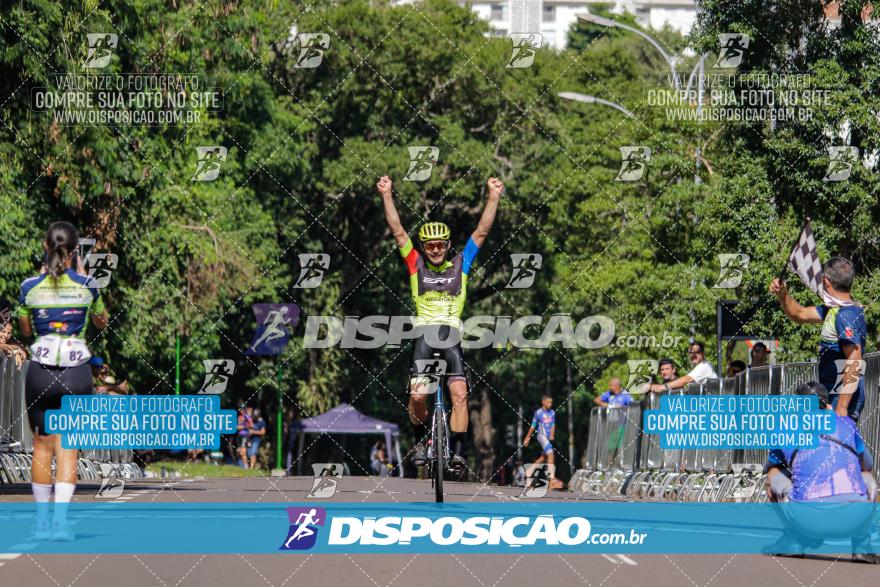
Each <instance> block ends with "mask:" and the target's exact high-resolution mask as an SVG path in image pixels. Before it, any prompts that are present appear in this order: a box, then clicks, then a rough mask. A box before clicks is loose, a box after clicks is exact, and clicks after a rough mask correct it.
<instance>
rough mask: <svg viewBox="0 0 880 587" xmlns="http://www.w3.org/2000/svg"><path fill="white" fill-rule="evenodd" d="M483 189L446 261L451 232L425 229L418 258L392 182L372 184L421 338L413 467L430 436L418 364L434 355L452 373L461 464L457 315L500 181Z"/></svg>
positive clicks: (416, 348)
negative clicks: (472, 225)
mask: <svg viewBox="0 0 880 587" xmlns="http://www.w3.org/2000/svg"><path fill="white" fill-rule="evenodd" d="M486 185H487V187H488V189H489V195H488V198H487V200H486V206H485V208H483V214H482V216H480V221H479V223H478V224H477V228H476V230H474V232H473V233H472V234H471V237H470V238H469V239H468V242H467V244H466V245H465V247H464V250H463V251H462V252H460V253H458V254H457V255H455V256H454V257H453V258H452V259H448V258H447V256H448V253H449V249H450V237H451V231H450V230H449V227H448V226H447V225H446V224H444V223H442V222H426V223H425V224H423V225H422V226H421V228H419V243H420V245H421V253H420V252H419V251H418V250H417V249H416V248H415V247H413V243H412V241H411V240H410V238H409V234H408V233H407V231H406V230H405V229H404V228H403V224H401V222H400V216H399V215H398V214H397V209H396V208H395V206H394V199H393V196H392V192H391V187H392V182H391V179H390V178H389V177H388V176H387V175H386V176H383V177H382V178H381V179H380V180H379V182H378V183H377V184H376V188H377V189H378V190H379V194H381V196H382V204H383V207H384V209H385V220H386V221H387V222H388V227H389V228H390V229H391V234H392V235H393V236H394V240H395V241H396V242H397V246H398V248H399V249H400V254H401V256H402V257H403V260H404V262H405V263H406V268H407V271H408V272H409V280H410V289H411V293H412V297H413V300H414V301H415V304H416V327H417V328H418V329H419V332H420V335H419V336H418V337H417V338H416V339H415V340H414V343H413V352H412V366H411V370H412V373H413V377H412V378H411V379H410V394H409V406H408V411H409V417H410V421H412V423H413V425H414V426H415V428H416V438H417V439H419V443H418V445H417V447H416V451H415V455H414V458H413V462H414V463H415V464H416V465H417V466H418V465H422V464H424V462H425V454H426V448H425V445H424V439H426V438H429V437H430V430H429V429H428V426H427V420H428V397H429V396H430V394H431V389H430V387H431V385H430V379H428V378H425V377H419V376H418V374H419V373H420V370H419V368H418V364H424V361H428V360H431V359H433V357H434V353H435V352H437V353H439V356H440V358H441V359H442V360H444V361H445V363H446V364H445V372H446V373H450V374H452V375H451V376H450V377H449V378H448V382H449V395H450V396H451V399H452V414H451V415H450V418H449V427H450V428H451V429H452V439H451V440H452V447H453V451H454V453H455V454H454V456H453V457H452V458H453V464H454V465H456V466H461V465H463V464H464V461H463V459H462V457H461V453H462V450H463V448H464V444H465V439H466V434H467V428H468V412H467V394H468V386H467V379H466V377H465V375H464V372H465V371H464V359H463V357H462V352H461V344H460V340H461V335H460V332H461V312H462V310H463V309H464V302H465V299H466V297H467V282H468V274H469V273H470V269H471V264H472V263H473V262H474V259H475V258H476V256H477V253H478V252H479V250H480V248H481V247H482V246H483V243H484V242H485V241H486V237H487V236H488V235H489V231H490V230H491V228H492V224H493V223H494V222H495V215H496V213H497V211H498V201H499V200H500V199H501V193H502V191H503V190H504V184H503V183H502V182H501V180H499V179H496V178H494V177H490V178H489V181H488V182H487V183H486ZM453 329H455V330H456V332H453ZM453 341H455V342H453ZM442 342H445V343H446V344H442Z"/></svg>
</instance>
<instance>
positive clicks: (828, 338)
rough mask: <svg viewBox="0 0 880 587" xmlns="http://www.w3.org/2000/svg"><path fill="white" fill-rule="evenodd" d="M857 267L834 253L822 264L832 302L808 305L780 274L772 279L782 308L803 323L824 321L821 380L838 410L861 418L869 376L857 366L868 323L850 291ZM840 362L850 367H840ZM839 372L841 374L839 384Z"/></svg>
mask: <svg viewBox="0 0 880 587" xmlns="http://www.w3.org/2000/svg"><path fill="white" fill-rule="evenodd" d="M854 280H855V270H854V269H853V264H852V262H851V261H850V260H849V259H845V258H843V257H832V258H830V259H828V261H827V262H826V263H825V264H824V265H823V266H822V285H823V287H824V289H825V293H826V294H827V295H828V298H829V300H830V301H829V302H827V303H825V304H822V305H820V306H809V307H804V306H802V305H800V304H799V303H798V302H797V301H796V300H795V299H794V298H793V297H791V295H789V293H788V286H787V285H786V284H785V282H784V281H782V280H780V279H779V278H776V279H774V280H773V281H772V282H771V283H770V293H772V294H774V295H775V296H776V298H777V299H778V300H779V304H780V305H781V306H782V311H783V312H785V315H786V316H788V318H789V319H790V320H792V321H793V322H797V323H799V324H821V325H822V331H821V338H820V341H819V382H820V383H821V384H822V385H824V386H825V389H827V390H829V392H830V396H831V398H832V402H831V405H832V407H833V408H834V411H835V412H837V413H838V414H839V415H841V416H846V415H849V417H850V418H852V419H853V420H855V421H858V419H859V415H860V413H861V411H862V407H863V406H864V403H865V378H864V377H862V376H861V374H860V373H859V372H858V369H852V368H851V367H850V365H852V366H857V365H858V362H860V361H861V360H862V356H863V355H864V354H865V337H866V336H867V332H868V326H867V323H866V322H865V311H864V309H863V308H862V306H861V305H860V304H858V303H856V302H855V301H854V300H853V299H852V296H851V295H850V290H851V289H852V285H853V281H854ZM839 362H841V363H842V362H845V363H846V365H847V367H850V368H847V367H844V368H842V369H841V368H839ZM838 373H840V374H841V377H840V383H839V384H838Z"/></svg>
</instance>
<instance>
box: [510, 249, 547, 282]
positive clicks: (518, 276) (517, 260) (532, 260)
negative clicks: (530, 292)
mask: <svg viewBox="0 0 880 587" xmlns="http://www.w3.org/2000/svg"><path fill="white" fill-rule="evenodd" d="M510 262H511V265H513V273H512V275H511V276H510V281H508V282H507V285H505V286H504V287H505V289H525V288H527V287H532V284H533V283H534V282H535V275H537V273H538V269H540V268H541V262H542V257H541V255H539V254H538V253H525V254H524V253H513V254H511V255H510Z"/></svg>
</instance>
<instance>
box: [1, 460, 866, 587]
mask: <svg viewBox="0 0 880 587" xmlns="http://www.w3.org/2000/svg"><path fill="white" fill-rule="evenodd" d="M311 485H312V478H311V477H284V478H246V479H201V478H196V479H175V480H158V479H155V480H143V481H137V482H133V483H130V484H129V485H128V486H127V487H126V491H125V492H124V494H123V495H122V497H121V498H120V499H121V500H124V501H133V502H150V501H152V502H181V501H184V502H190V501H192V502H195V501H199V502H228V501H236V502H243V503H244V502H251V503H253V502H302V501H305V498H306V494H307V493H308V491H309V490H310V489H311ZM97 487H98V486H97V484H95V483H82V484H80V485H79V486H78V488H77V495H76V500H77V501H86V500H91V499H94V498H93V496H94V494H95V492H96V491H97ZM446 489H447V491H446V493H447V496H448V498H447V499H448V501H450V502H453V501H496V500H502V501H506V502H509V501H515V499H516V496H517V495H518V494H519V490H516V489H514V488H499V487H485V488H481V487H480V486H479V485H477V484H467V483H448V484H447V487H446ZM575 498H576V496H575V494H573V493H569V492H565V491H555V492H552V493H551V494H549V495H548V496H547V497H545V498H543V499H552V500H557V499H558V500H573V499H575ZM30 499H31V497H30V488H29V486H26V485H12V486H10V485H0V500H3V501H19V500H30ZM331 501H346V502H358V501H362V502H364V503H369V502H410V501H433V492H432V490H431V487H430V483H429V482H423V481H416V480H411V479H403V480H402V479H386V480H385V481H384V482H382V483H381V485H380V484H379V481H378V480H376V481H373V480H371V479H369V478H358V477H348V478H345V479H344V480H343V483H342V485H341V486H340V489H339V490H338V491H337V493H336V495H335V496H334V497H333V498H331ZM0 531H2V530H0ZM241 540H242V541H243V543H244V542H246V541H247V536H242V537H241ZM878 582H880V567H877V566H869V565H858V564H853V563H851V562H849V560H848V558H847V559H839V560H838V559H835V558H833V557H812V558H806V559H794V558H787V557H786V558H782V557H769V556H758V555H650V556H649V555H564V556H563V555H521V554H510V555H507V554H504V555H448V554H443V555H426V554H417V555H310V554H303V555H290V554H286V553H285V554H278V555H251V554H231V555H106V554H99V555H43V554H39V555H35V554H28V553H27V552H22V553H10V554H0V585H4V586H7V585H8V586H12V585H19V586H26V587H32V586H33V587H42V586H46V587H72V586H74V585H77V586H100V587H109V586H121V585H124V586H129V585H136V586H140V585H145V586H152V585H156V586H162V587H177V586H212V587H213V586H219V585H235V586H236V587H240V586H245V585H247V586H253V585H269V586H272V587H281V586H284V585H297V586H301V585H309V586H311V585H321V586H325V585H326V586H344V587H353V586H356V585H366V586H381V585H415V586H418V587H427V586H432V585H445V586H450V585H452V586H460V585H480V586H483V587H490V586H495V585H504V586H507V585H517V586H518V585H523V586H525V585H529V586H532V587H534V586H539V587H551V586H552V587H556V586H557V585H559V586H561V585H579V584H585V585H588V586H589V587H599V586H603V587H604V586H614V585H620V586H629V585H639V586H667V585H683V586H685V587H691V586H694V587H704V586H709V585H711V586H728V585H729V586H740V585H755V586H759V585H773V586H774V587H784V586H788V585H794V586H797V587H813V586H820V585H833V586H840V585H845V586H846V587H858V586H861V585H865V586H868V585H871V586H872V587H873V586H876V585H877V584H878Z"/></svg>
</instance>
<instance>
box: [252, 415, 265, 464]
mask: <svg viewBox="0 0 880 587" xmlns="http://www.w3.org/2000/svg"><path fill="white" fill-rule="evenodd" d="M264 436H266V421H265V420H264V419H263V414H262V412H261V411H260V408H254V412H253V424H251V428H250V436H249V438H248V446H247V457H248V460H249V461H250V467H251V469H256V468H257V456H258V455H259V454H260V444H261V443H262V442H263V437H264Z"/></svg>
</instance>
